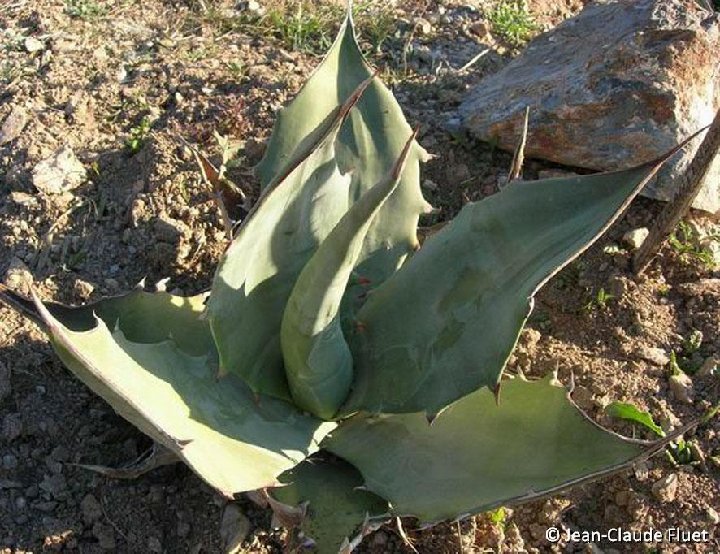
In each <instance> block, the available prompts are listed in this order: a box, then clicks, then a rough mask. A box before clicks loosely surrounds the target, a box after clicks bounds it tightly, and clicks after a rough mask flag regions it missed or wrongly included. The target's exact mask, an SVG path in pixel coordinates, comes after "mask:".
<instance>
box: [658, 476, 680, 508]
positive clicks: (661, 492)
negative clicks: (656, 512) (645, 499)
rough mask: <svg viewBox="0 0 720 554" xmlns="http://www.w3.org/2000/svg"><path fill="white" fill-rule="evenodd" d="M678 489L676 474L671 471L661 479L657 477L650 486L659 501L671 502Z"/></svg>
mask: <svg viewBox="0 0 720 554" xmlns="http://www.w3.org/2000/svg"><path fill="white" fill-rule="evenodd" d="M677 490H678V476H677V474H675V473H671V474H670V475H667V476H666V477H663V478H662V479H658V480H657V481H656V482H655V483H653V486H652V493H653V496H654V497H655V498H657V499H658V500H659V501H660V502H672V501H673V500H675V495H676V494H677Z"/></svg>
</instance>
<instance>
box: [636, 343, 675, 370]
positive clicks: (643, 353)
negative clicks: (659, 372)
mask: <svg viewBox="0 0 720 554" xmlns="http://www.w3.org/2000/svg"><path fill="white" fill-rule="evenodd" d="M638 355H639V356H640V358H642V359H643V360H645V361H646V362H650V363H651V364H653V365H655V366H657V367H664V366H666V365H667V364H669V363H670V357H669V356H668V355H667V353H666V352H665V350H663V349H662V348H651V347H648V346H643V347H641V348H640V351H639V352H638Z"/></svg>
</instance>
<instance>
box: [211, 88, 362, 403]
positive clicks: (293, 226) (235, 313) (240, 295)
mask: <svg viewBox="0 0 720 554" xmlns="http://www.w3.org/2000/svg"><path fill="white" fill-rule="evenodd" d="M369 84H370V81H368V80H365V81H363V82H361V83H360V84H359V86H357V87H355V88H354V91H353V92H352V93H351V94H350V95H349V97H348V99H347V100H346V102H345V103H344V104H343V105H341V106H340V107H339V108H338V107H334V109H329V110H328V111H327V112H326V114H325V117H324V119H323V120H322V121H321V122H319V123H318V124H317V127H315V128H314V130H313V131H312V132H311V133H310V134H309V135H308V137H306V140H304V141H301V143H299V144H298V145H296V149H295V151H294V153H293V154H292V155H291V156H290V158H288V164H286V166H285V168H284V170H283V171H281V172H280V174H278V176H277V177H276V179H275V180H274V181H273V183H271V186H270V187H268V188H266V189H265V191H264V193H263V196H262V197H261V199H260V200H259V201H258V204H257V205H256V206H255V208H254V209H253V210H252V211H251V213H250V214H249V215H248V217H247V218H246V219H245V220H244V221H243V224H242V226H241V227H240V229H239V231H238V233H237V236H236V237H235V239H234V240H233V242H232V244H231V245H230V248H229V249H228V251H227V252H226V253H225V255H224V256H223V258H222V259H221V261H220V265H219V266H218V269H217V273H216V274H215V279H214V281H213V285H212V291H211V294H210V300H209V301H208V305H207V315H208V320H209V322H210V328H211V330H212V333H213V336H214V338H215V342H216V344H217V348H218V353H219V356H220V374H221V375H224V374H226V373H234V374H236V375H239V376H241V377H242V379H243V380H244V381H245V382H246V383H247V384H248V385H249V386H250V388H251V389H252V390H253V391H254V392H257V393H263V394H268V395H270V396H274V397H277V398H283V399H287V400H289V398H290V395H289V392H288V389H287V381H286V378H285V371H284V369H283V362H282V353H281V351H280V323H281V321H282V314H283V310H284V308H285V304H286V303H287V300H288V298H289V296H290V292H291V291H292V288H293V285H294V283H295V280H296V279H297V277H298V275H299V274H300V272H301V271H302V268H303V267H304V266H305V264H306V263H307V261H308V260H309V259H310V257H311V256H312V254H313V253H314V252H315V250H316V248H317V247H318V245H319V244H320V242H321V241H322V240H323V239H324V238H325V237H326V236H327V234H328V233H329V232H330V230H331V229H332V228H333V227H334V226H335V224H336V223H337V222H338V220H339V219H340V218H341V217H342V215H343V214H344V213H345V212H346V211H347V209H348V203H349V185H350V177H349V176H348V175H341V174H340V172H339V170H338V167H337V164H336V161H335V145H334V138H335V137H336V136H337V133H338V131H339V129H340V125H341V124H342V122H343V120H344V119H345V118H346V116H347V114H348V112H349V111H350V109H351V108H352V106H354V105H355V103H356V102H357V100H358V99H359V98H360V96H361V95H362V94H363V91H364V90H365V88H366V87H367V86H368V85H369ZM327 114H330V115H327Z"/></svg>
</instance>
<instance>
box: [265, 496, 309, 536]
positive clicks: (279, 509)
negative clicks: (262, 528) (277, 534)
mask: <svg viewBox="0 0 720 554" xmlns="http://www.w3.org/2000/svg"><path fill="white" fill-rule="evenodd" d="M267 501H268V503H269V504H270V507H271V508H272V511H273V519H274V520H277V522H278V523H279V525H277V527H286V528H288V529H292V528H294V527H300V525H301V524H302V522H303V520H304V519H305V513H306V510H307V503H305V502H303V503H302V504H300V505H299V506H290V505H289V504H284V503H283V502H280V501H279V500H275V499H274V498H273V497H272V495H271V494H268V495H267Z"/></svg>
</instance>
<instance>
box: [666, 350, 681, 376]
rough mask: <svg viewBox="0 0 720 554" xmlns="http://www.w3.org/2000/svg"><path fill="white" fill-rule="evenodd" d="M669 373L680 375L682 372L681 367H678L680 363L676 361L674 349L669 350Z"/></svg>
mask: <svg viewBox="0 0 720 554" xmlns="http://www.w3.org/2000/svg"><path fill="white" fill-rule="evenodd" d="M669 369H670V375H680V374H681V373H684V371H683V369H682V368H681V367H680V364H679V363H678V358H677V354H676V353H675V351H674V350H673V351H671V352H670V364H669Z"/></svg>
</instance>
